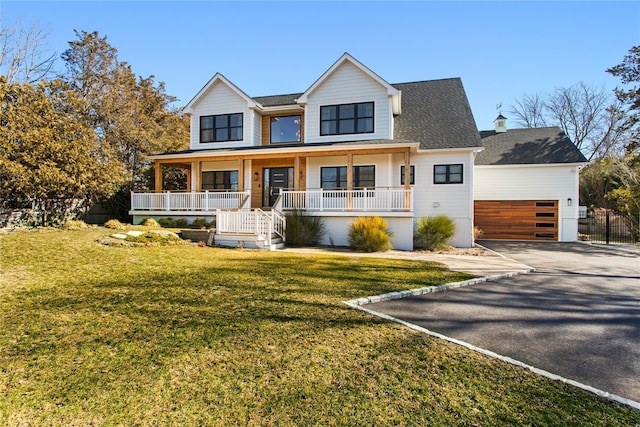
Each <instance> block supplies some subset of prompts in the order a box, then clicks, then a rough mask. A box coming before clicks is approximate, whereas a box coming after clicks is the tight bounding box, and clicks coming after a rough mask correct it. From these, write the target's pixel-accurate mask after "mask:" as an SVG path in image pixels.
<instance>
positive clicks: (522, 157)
mask: <svg viewBox="0 0 640 427" xmlns="http://www.w3.org/2000/svg"><path fill="white" fill-rule="evenodd" d="M480 137H481V138H482V145H483V146H484V150H483V151H481V152H480V153H478V155H477V156H476V161H475V164H476V165H530V164H553V163H586V162H587V159H586V158H585V157H584V155H583V154H582V153H581V152H580V150H578V149H577V148H576V146H575V145H574V144H573V142H571V139H569V137H568V136H567V135H566V134H565V133H564V132H563V131H562V129H560V128H559V127H555V126H554V127H545V128H526V129H510V130H507V131H506V132H501V133H496V132H495V131H492V130H490V131H481V132H480Z"/></svg>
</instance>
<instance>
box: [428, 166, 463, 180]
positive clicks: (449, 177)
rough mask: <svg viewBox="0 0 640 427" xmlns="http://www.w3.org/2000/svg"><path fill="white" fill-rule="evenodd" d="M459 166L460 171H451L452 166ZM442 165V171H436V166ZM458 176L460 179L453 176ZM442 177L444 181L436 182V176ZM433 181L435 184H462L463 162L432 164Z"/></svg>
mask: <svg viewBox="0 0 640 427" xmlns="http://www.w3.org/2000/svg"><path fill="white" fill-rule="evenodd" d="M457 166H459V167H460V172H455V171H453V172H452V170H451V169H452V168H453V167H457ZM442 167H444V168H445V170H444V172H436V169H437V168H442ZM458 175H459V176H460V180H459V181H458V180H456V179H455V177H457V176H458ZM437 176H440V177H444V181H440V182H438V181H437V179H436V177H437ZM433 183H434V184H435V185H441V184H464V164H463V163H450V164H439V165H433Z"/></svg>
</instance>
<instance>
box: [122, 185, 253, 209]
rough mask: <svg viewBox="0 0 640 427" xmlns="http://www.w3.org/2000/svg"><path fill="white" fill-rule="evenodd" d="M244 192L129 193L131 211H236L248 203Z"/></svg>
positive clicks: (247, 195)
mask: <svg viewBox="0 0 640 427" xmlns="http://www.w3.org/2000/svg"><path fill="white" fill-rule="evenodd" d="M250 199H251V194H250V191H249V190H245V191H204V192H195V191H191V192H182V193H172V192H170V191H167V192H164V193H133V192H132V193H131V210H132V211H204V212H212V211H215V210H216V209H238V208H242V207H244V206H245V205H246V204H248V203H249V201H250Z"/></svg>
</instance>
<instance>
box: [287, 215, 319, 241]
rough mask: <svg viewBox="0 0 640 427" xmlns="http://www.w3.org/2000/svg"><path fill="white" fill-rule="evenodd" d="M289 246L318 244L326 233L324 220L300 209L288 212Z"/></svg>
mask: <svg viewBox="0 0 640 427" xmlns="http://www.w3.org/2000/svg"><path fill="white" fill-rule="evenodd" d="M286 217H287V228H286V230H285V235H286V236H287V246H316V245H318V243H319V242H320V240H321V239H322V237H323V236H324V234H325V233H326V226H325V223H324V220H323V219H322V218H320V217H319V216H312V215H308V214H306V213H304V212H303V211H300V210H297V209H296V210H293V211H290V212H287V214H286Z"/></svg>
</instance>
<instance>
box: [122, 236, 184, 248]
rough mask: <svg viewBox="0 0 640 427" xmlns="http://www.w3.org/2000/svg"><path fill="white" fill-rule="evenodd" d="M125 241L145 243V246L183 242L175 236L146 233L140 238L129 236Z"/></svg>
mask: <svg viewBox="0 0 640 427" xmlns="http://www.w3.org/2000/svg"><path fill="white" fill-rule="evenodd" d="M125 241H127V242H132V243H144V244H145V245H165V244H170V243H177V242H181V241H182V239H180V238H179V237H176V236H174V235H165V234H157V233H144V234H141V235H139V236H127V238H126V239H125Z"/></svg>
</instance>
